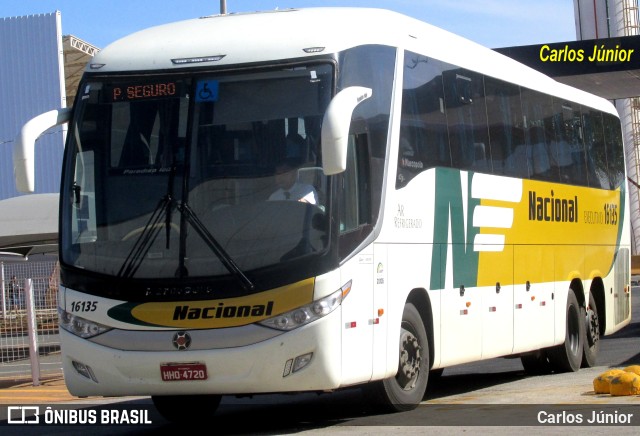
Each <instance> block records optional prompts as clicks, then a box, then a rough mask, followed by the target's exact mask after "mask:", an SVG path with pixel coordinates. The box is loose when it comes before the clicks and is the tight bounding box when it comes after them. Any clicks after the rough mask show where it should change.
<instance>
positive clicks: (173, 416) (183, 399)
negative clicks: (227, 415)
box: [151, 395, 222, 423]
mask: <svg viewBox="0 0 640 436" xmlns="http://www.w3.org/2000/svg"><path fill="white" fill-rule="evenodd" d="M220 400H222V395H154V396H152V397H151V401H153V405H154V406H155V407H156V409H157V410H158V413H160V415H162V417H163V418H164V419H166V420H167V421H170V422H175V423H193V422H195V421H199V420H210V419H211V415H212V414H213V413H214V412H215V411H216V410H217V409H218V406H219V405H220Z"/></svg>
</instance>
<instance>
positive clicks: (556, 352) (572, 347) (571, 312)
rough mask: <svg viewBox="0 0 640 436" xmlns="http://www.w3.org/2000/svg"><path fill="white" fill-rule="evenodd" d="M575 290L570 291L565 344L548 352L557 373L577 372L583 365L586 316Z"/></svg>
mask: <svg viewBox="0 0 640 436" xmlns="http://www.w3.org/2000/svg"><path fill="white" fill-rule="evenodd" d="M582 313H583V311H582V309H581V308H580V305H579V304H578V300H577V299H576V295H575V294H574V292H573V289H569V295H568V298H567V310H566V323H567V327H566V331H565V337H564V343H563V344H560V345H556V346H555V347H551V348H549V349H548V350H547V352H548V356H549V362H551V365H552V366H553V369H554V370H555V371H556V372H575V371H577V370H579V369H580V365H581V364H582V352H583V348H584V342H583V340H584V336H585V333H584V324H585V322H584V316H582Z"/></svg>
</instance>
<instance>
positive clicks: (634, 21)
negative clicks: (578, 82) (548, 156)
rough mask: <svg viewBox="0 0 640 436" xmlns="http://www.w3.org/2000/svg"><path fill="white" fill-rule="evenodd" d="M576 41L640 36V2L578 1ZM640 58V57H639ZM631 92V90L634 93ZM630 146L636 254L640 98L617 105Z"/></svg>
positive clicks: (635, 250) (639, 229)
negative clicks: (639, 7)
mask: <svg viewBox="0 0 640 436" xmlns="http://www.w3.org/2000/svg"><path fill="white" fill-rule="evenodd" d="M573 5H574V12H575V20H576V39H578V40H585V39H603V38H617V37H624V36H636V35H640V27H639V19H638V0H597V1H594V0H574V1H573ZM638 55H640V54H638ZM630 92H631V90H630ZM614 103H615V105H616V109H617V110H618V113H619V114H620V119H621V120H622V125H623V130H624V139H625V144H626V147H627V148H626V158H627V176H628V181H629V183H628V189H629V197H630V202H631V204H630V205H629V210H630V212H631V231H632V235H631V243H632V245H633V246H632V253H633V254H638V249H639V248H640V96H633V95H630V96H629V98H624V99H618V100H615V101H614Z"/></svg>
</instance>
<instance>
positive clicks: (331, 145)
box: [321, 86, 373, 176]
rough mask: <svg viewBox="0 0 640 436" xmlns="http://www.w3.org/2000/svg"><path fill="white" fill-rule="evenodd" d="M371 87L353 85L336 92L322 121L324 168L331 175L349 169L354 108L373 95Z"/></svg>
mask: <svg viewBox="0 0 640 436" xmlns="http://www.w3.org/2000/svg"><path fill="white" fill-rule="evenodd" d="M372 92H373V91H372V90H371V88H365V87H362V86H351V87H349V88H345V89H343V90H342V91H340V92H339V93H338V94H336V96H335V97H333V99H332V100H331V102H330V103H329V106H328V107H327V111H326V112H325V114H324V119H323V121H322V132H321V140H322V170H323V172H324V173H325V174H326V175H328V176H330V175H333V174H339V173H341V172H343V171H344V170H346V169H347V145H348V143H349V127H350V126H351V116H352V114H353V110H354V109H355V108H356V106H358V105H359V104H360V103H361V102H363V101H364V100H366V99H368V98H369V97H371V95H372Z"/></svg>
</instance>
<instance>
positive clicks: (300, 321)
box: [259, 280, 351, 331]
mask: <svg viewBox="0 0 640 436" xmlns="http://www.w3.org/2000/svg"><path fill="white" fill-rule="evenodd" d="M350 290H351V280H349V282H347V284H346V285H344V286H343V287H342V288H340V289H338V290H337V291H336V292H334V293H333V294H331V295H329V296H327V297H324V298H321V299H319V300H316V301H313V302H311V303H310V304H308V305H306V306H301V307H298V308H296V309H293V310H291V311H289V312H286V313H282V314H280V315H278V316H274V317H273V318H269V319H265V320H264V321H261V322H259V324H261V325H263V326H265V327H271V328H273V329H276V330H285V331H288V330H293V329H297V328H298V327H302V326H303V325H306V324H309V323H311V322H313V321H315V320H317V319H320V318H322V317H325V316H327V315H329V314H330V313H331V312H333V311H334V310H336V308H337V307H338V306H340V304H342V301H343V300H344V298H345V297H346V296H347V294H348V293H349V291H350Z"/></svg>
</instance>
